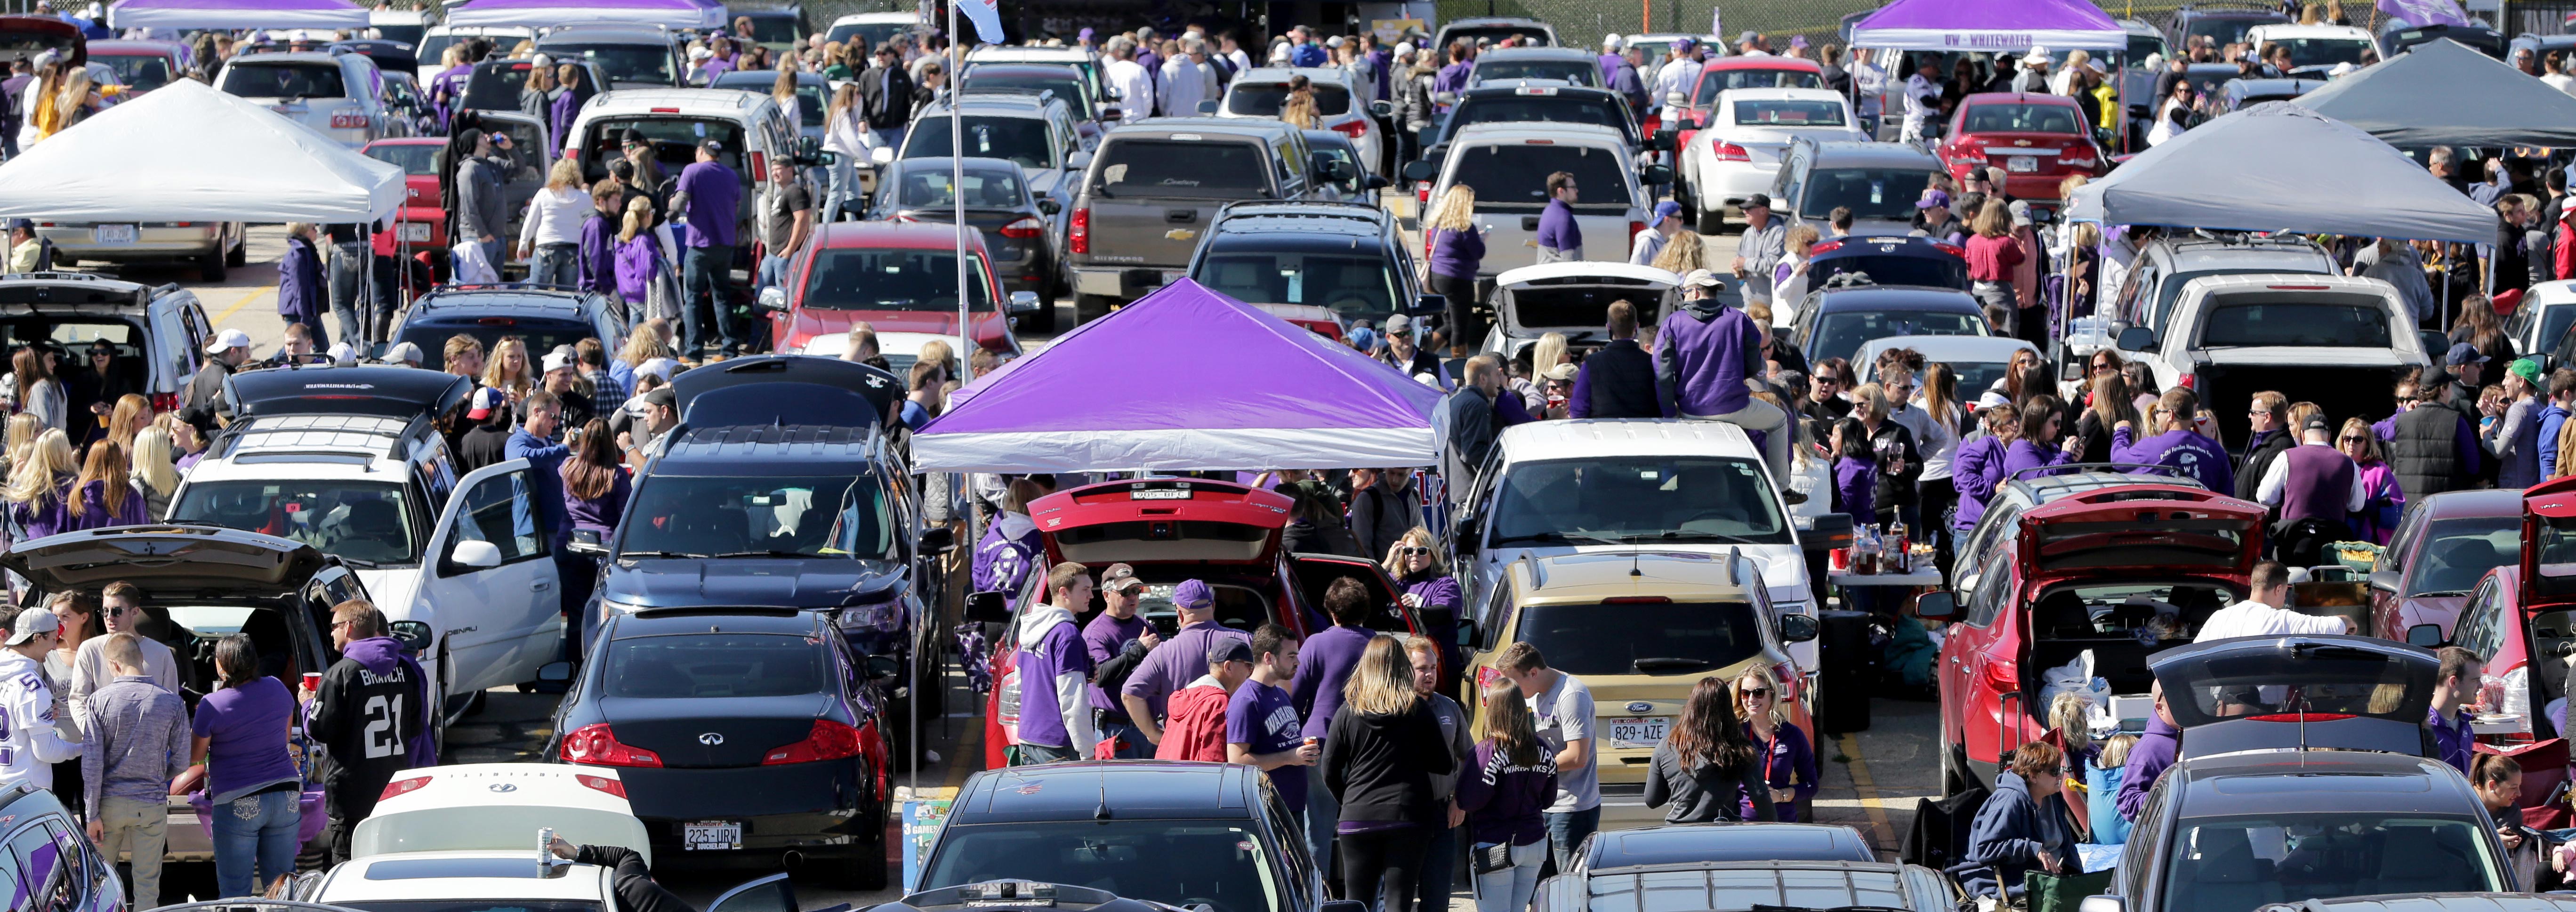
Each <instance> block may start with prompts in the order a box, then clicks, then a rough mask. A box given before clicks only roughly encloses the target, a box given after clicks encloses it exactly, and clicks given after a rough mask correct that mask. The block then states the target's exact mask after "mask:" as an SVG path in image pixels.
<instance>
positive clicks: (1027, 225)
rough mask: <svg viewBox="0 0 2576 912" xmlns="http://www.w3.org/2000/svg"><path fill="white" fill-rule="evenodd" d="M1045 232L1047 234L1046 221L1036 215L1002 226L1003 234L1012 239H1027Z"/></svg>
mask: <svg viewBox="0 0 2576 912" xmlns="http://www.w3.org/2000/svg"><path fill="white" fill-rule="evenodd" d="M1043 234H1046V223H1045V222H1041V221H1038V220H1037V218H1036V217H1035V216H1031V217H1029V218H1024V219H1021V220H1019V221H1016V222H1012V223H1010V224H1008V225H1004V226H1002V236H1003V237H1006V238H1010V239H1012V240H1019V241H1025V240H1028V239H1030V238H1033V237H1038V236H1040V235H1043Z"/></svg>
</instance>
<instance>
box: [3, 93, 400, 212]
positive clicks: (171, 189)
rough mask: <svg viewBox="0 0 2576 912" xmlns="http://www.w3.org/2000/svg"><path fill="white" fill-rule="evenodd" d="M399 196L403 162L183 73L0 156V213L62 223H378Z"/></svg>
mask: <svg viewBox="0 0 2576 912" xmlns="http://www.w3.org/2000/svg"><path fill="white" fill-rule="evenodd" d="M174 139H176V140H178V141H174ZM402 200H403V171H402V168H401V167H399V166H397V165H394V164H392V163H390V162H382V161H377V160H375V159H372V158H368V157H367V156H365V155H361V154H359V153H358V152H357V151H355V150H352V149H349V148H347V147H345V146H342V145H340V144H339V142H338V141H336V140H333V139H331V138H329V137H326V136H323V135H322V134H320V133H317V132H314V131H313V130H312V129H310V128H307V127H305V126H304V125H302V124H299V123H296V122H295V121H292V120H288V119H287V118H285V117H284V116H281V115H279V114H278V113H277V112H275V111H271V110H269V109H268V108H266V107H264V106H262V105H258V104H253V103H251V102H249V101H247V100H244V99H242V98H239V97H237V96H233V95H228V94H225V93H223V92H219V91H216V90H214V89H213V88H210V87H208V86H206V85H205V84H203V83H200V82H197V81H195V80H192V79H179V80H173V81H172V82H171V83H170V84H169V85H165V86H162V87H161V88H159V89H156V90H154V91H152V92H151V93H149V94H146V95H144V96H143V97H141V98H137V99H135V100H133V101H129V102H126V103H124V104H120V105H116V106H114V107H111V108H108V109H107V110H105V111H101V112H99V113H98V114H97V115H96V116H93V117H91V118H90V119H88V120H86V121H83V122H81V123H80V124H79V125H77V126H74V127H72V128H71V129H69V130H65V131H63V132H61V133H57V134H55V135H54V136H53V137H52V138H49V139H47V140H45V141H44V142H41V143H38V144H36V145H35V146H34V147H32V148H29V149H27V150H26V151H25V152H24V153H22V154H20V155H19V156H18V157H16V158H13V159H10V160H9V161H8V162H7V163H6V164H0V214H6V215H11V216H26V217H30V218H50V219H58V220H62V221H71V222H120V221H124V222H132V221H235V222H365V223H380V222H382V221H383V220H384V219H385V218H387V217H389V216H391V215H392V214H393V212H394V209H395V208H396V207H398V206H400V205H401V204H402Z"/></svg>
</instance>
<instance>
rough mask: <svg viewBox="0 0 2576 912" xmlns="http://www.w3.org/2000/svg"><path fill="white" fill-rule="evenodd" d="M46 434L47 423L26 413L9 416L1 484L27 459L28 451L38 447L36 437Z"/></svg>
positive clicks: (0, 463) (0, 452)
mask: <svg viewBox="0 0 2576 912" xmlns="http://www.w3.org/2000/svg"><path fill="white" fill-rule="evenodd" d="M44 432H45V422H44V421H42V420H40V419H38V418H37V417H36V416H34V415H31V414H28V413H26V412H20V413H18V414H15V415H11V416H9V430H8V434H7V436H6V438H5V440H6V445H5V447H0V483H5V482H6V480H7V479H8V477H9V473H10V470H11V469H13V468H15V467H16V466H17V465H18V463H19V461H20V460H23V459H25V458H26V457H27V449H28V448H29V447H32V446H35V445H36V436H37V435H39V434H43V433H44Z"/></svg>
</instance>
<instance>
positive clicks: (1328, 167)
mask: <svg viewBox="0 0 2576 912" xmlns="http://www.w3.org/2000/svg"><path fill="white" fill-rule="evenodd" d="M1297 132H1298V134H1299V135H1302V136H1304V137H1306V148H1307V150H1308V151H1309V154H1310V155H1312V156H1313V157H1314V161H1315V182H1316V183H1318V184H1320V185H1322V189H1323V190H1324V193H1325V197H1326V199H1327V200H1329V201H1333V202H1352V203H1364V204H1367V205H1371V206H1375V205H1377V204H1378V198H1377V192H1378V191H1379V190H1381V189H1384V188H1385V187H1386V185H1387V183H1388V181H1387V179H1386V178H1385V177H1384V176H1383V175H1380V174H1377V173H1375V171H1374V169H1372V168H1370V167H1368V166H1366V165H1362V164H1360V149H1359V147H1358V146H1354V145H1351V138H1350V137H1348V136H1344V135H1342V134H1341V133H1338V132H1335V131H1332V130H1299V131H1297ZM1336 163H1339V164H1341V165H1343V166H1345V167H1343V168H1341V169H1340V170H1335V168H1334V165H1335V164H1336Z"/></svg>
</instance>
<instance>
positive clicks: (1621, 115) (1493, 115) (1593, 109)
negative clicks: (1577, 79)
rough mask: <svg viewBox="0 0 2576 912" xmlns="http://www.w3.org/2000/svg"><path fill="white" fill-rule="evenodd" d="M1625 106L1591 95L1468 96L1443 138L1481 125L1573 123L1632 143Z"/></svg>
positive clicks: (1446, 128)
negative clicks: (1606, 129) (1610, 131)
mask: <svg viewBox="0 0 2576 912" xmlns="http://www.w3.org/2000/svg"><path fill="white" fill-rule="evenodd" d="M1622 104H1625V102H1622V101H1620V100H1619V99H1618V98H1616V97H1614V96H1602V95H1594V94H1590V93H1584V94H1581V95H1502V94H1494V95H1471V96H1468V97H1467V99H1466V100H1465V101H1461V102H1459V103H1458V109H1457V110H1456V111H1452V112H1450V114H1449V122H1448V125H1447V126H1445V127H1442V128H1441V129H1442V130H1443V131H1444V135H1447V136H1451V137H1455V136H1457V135H1458V131H1460V130H1464V129H1466V128H1468V127H1470V126H1474V125H1476V124H1481V123H1574V124H1591V125H1592V126H1596V127H1610V128H1612V129H1615V130H1618V131H1619V135H1620V136H1623V137H1626V138H1628V139H1629V140H1630V141H1634V140H1635V138H1636V137H1635V136H1634V135H1633V133H1632V132H1631V131H1632V129H1633V127H1632V126H1631V125H1630V124H1629V122H1628V115H1627V113H1626V112H1624V111H1621V110H1620V109H1619V106H1620V105H1622ZM1542 176H1544V175H1542Z"/></svg>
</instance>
